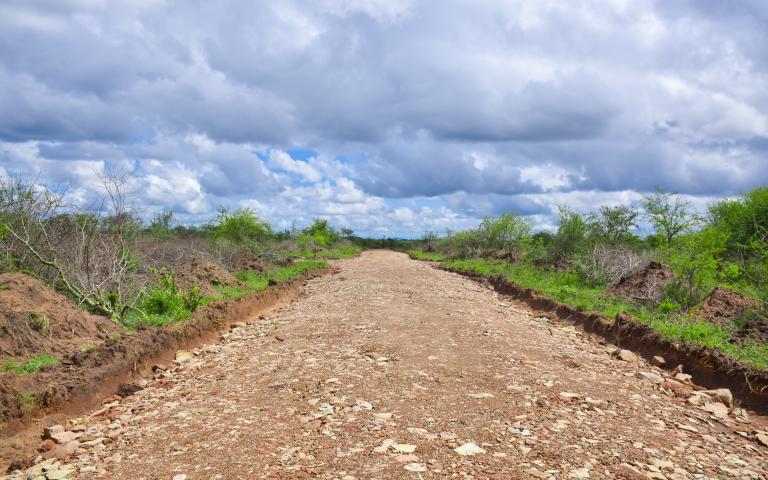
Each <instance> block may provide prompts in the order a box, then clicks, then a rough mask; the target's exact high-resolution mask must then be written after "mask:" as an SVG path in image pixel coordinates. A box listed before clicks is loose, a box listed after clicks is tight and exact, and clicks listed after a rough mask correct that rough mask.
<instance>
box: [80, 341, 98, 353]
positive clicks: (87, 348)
mask: <svg viewBox="0 0 768 480" xmlns="http://www.w3.org/2000/svg"><path fill="white" fill-rule="evenodd" d="M80 350H81V351H83V352H90V351H92V350H96V344H95V343H92V342H87V343H84V344H82V345H80Z"/></svg>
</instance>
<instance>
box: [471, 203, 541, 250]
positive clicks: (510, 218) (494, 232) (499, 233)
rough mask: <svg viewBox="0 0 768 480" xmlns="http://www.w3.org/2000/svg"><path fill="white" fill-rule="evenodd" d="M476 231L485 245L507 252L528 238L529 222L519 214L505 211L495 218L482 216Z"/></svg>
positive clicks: (529, 232) (518, 246)
mask: <svg viewBox="0 0 768 480" xmlns="http://www.w3.org/2000/svg"><path fill="white" fill-rule="evenodd" d="M478 233H479V235H480V237H481V239H482V241H483V242H484V243H485V245H486V247H488V248H495V249H498V250H504V251H507V252H509V251H512V250H514V249H515V248H520V247H521V246H522V245H523V244H524V243H526V242H527V241H528V240H529V239H530V234H531V224H530V223H529V222H528V221H527V220H525V219H524V218H523V217H521V216H520V215H517V214H515V213H511V212H507V213H503V214H501V216H500V217H499V218H497V219H493V218H490V217H486V218H484V219H483V221H482V222H481V223H480V226H479V227H478Z"/></svg>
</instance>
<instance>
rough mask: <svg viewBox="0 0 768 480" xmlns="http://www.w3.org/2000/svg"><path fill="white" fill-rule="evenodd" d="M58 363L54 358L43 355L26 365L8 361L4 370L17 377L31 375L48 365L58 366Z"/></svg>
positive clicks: (29, 359) (28, 360)
mask: <svg viewBox="0 0 768 480" xmlns="http://www.w3.org/2000/svg"><path fill="white" fill-rule="evenodd" d="M57 363H59V361H58V360H56V358H54V357H53V356H51V355H49V354H47V353H41V354H40V355H36V356H34V357H31V358H28V359H27V360H26V361H25V362H24V363H18V362H16V361H15V360H8V361H7V362H5V365H4V366H3V367H2V369H3V371H5V372H13V373H15V374H16V375H31V374H33V373H35V372H37V371H38V370H40V369H41V368H43V367H45V366H47V365H56V364H57Z"/></svg>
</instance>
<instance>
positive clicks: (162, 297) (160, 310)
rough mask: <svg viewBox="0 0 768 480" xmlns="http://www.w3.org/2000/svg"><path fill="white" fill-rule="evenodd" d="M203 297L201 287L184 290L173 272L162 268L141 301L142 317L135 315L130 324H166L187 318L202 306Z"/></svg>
mask: <svg viewBox="0 0 768 480" xmlns="http://www.w3.org/2000/svg"><path fill="white" fill-rule="evenodd" d="M202 299H203V296H202V295H201V294H200V289H199V288H197V287H192V288H191V289H189V290H182V289H181V288H179V286H178V285H177V284H176V280H175V279H174V276H173V273H172V272H169V271H167V270H162V271H160V272H157V279H156V280H155V282H154V283H153V284H152V286H151V287H150V288H149V289H148V290H147V291H146V292H145V293H144V296H143V297H142V299H141V302H140V303H139V307H138V310H139V311H140V317H139V318H136V317H135V316H134V317H133V318H131V321H130V322H129V324H131V325H132V326H137V324H140V323H146V324H150V325H165V324H167V323H173V322H178V321H181V320H187V319H189V318H190V317H191V316H192V313H193V312H194V311H195V310H196V309H197V307H199V306H200V302H201V301H202Z"/></svg>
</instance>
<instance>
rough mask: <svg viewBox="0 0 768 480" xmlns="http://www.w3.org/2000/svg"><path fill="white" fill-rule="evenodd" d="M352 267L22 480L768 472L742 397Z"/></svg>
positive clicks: (127, 403) (158, 380)
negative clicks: (735, 401)
mask: <svg viewBox="0 0 768 480" xmlns="http://www.w3.org/2000/svg"><path fill="white" fill-rule="evenodd" d="M337 266H338V267H339V269H340V272H339V273H337V274H335V275H329V276H325V277H322V278H318V279H315V280H313V281H311V282H310V283H309V284H308V285H307V287H306V288H305V290H306V292H305V293H306V295H305V296H303V298H301V299H300V300H298V301H296V302H294V303H292V304H290V305H288V306H286V307H283V308H282V309H280V310H278V311H275V312H273V313H272V314H270V315H268V316H267V317H266V318H262V319H254V321H253V322H252V323H249V324H242V325H239V326H238V327H237V328H235V329H233V330H232V331H231V332H229V333H227V334H225V335H223V336H222V339H221V341H220V342H219V343H216V344H212V345H209V346H207V347H203V348H200V349H199V350H196V351H193V352H179V353H178V354H177V360H176V362H175V363H174V364H173V365H168V366H165V368H162V369H160V368H158V369H157V370H156V372H155V375H154V378H153V379H150V380H148V381H143V382H141V384H140V385H139V386H140V387H141V388H142V389H141V390H139V391H137V392H136V393H134V394H133V395H130V396H128V397H126V398H124V399H115V400H114V401H111V402H108V403H105V404H104V405H103V406H102V407H101V408H100V409H99V410H97V411H94V412H92V413H91V415H90V416H87V417H84V418H79V419H74V420H72V421H71V422H70V423H68V424H67V425H63V426H51V427H50V428H49V429H48V431H47V437H49V438H48V439H46V440H44V441H43V445H42V446H41V452H42V453H41V457H40V458H39V459H38V460H39V462H38V463H37V465H36V466H34V467H32V468H31V469H30V470H28V471H25V472H23V473H21V472H20V473H17V474H15V475H12V476H11V478H39V479H43V478H48V479H55V478H110V479H168V480H170V479H174V480H184V479H190V480H196V479H230V478H237V479H244V478H248V479H250V478H327V479H345V480H349V479H390V478H398V479H399V478H424V479H426V478H446V477H451V478H462V479H467V478H478V479H479V478H493V479H499V480H500V479H528V478H542V479H550V478H555V479H587V478H589V479H601V478H603V479H607V478H625V479H647V478H655V479H693V478H697V479H704V478H711V479H715V478H748V479H756V478H768V464H767V460H766V459H767V458H768V421H766V419H765V418H763V417H758V416H756V415H750V414H749V412H746V411H744V410H742V409H740V408H738V407H735V406H734V405H732V400H731V398H730V395H729V392H728V391H709V392H702V391H701V389H698V388H696V387H695V386H694V385H691V384H690V380H689V379H688V377H687V376H686V375H685V372H680V371H676V372H675V371H673V372H670V371H667V370H663V369H660V368H657V367H655V366H652V365H650V364H648V363H647V362H645V361H644V360H642V359H639V358H637V357H635V356H634V355H633V354H632V353H631V352H627V351H622V350H619V349H617V348H616V347H613V346H611V345H605V344H601V343H600V342H599V341H598V339H595V338H591V337H589V336H587V335H584V334H582V333H581V332H579V331H578V330H576V329H575V328H574V327H572V326H569V325H567V324H565V323H560V322H556V321H553V320H550V319H547V318H544V317H540V316H539V315H536V314H535V313H534V312H531V311H530V310H529V309H527V308H525V307H523V306H521V305H517V304H514V303H512V302H510V301H509V300H508V299H505V298H504V297H501V296H499V295H497V294H496V293H494V292H493V291H492V290H490V289H488V288H485V287H483V286H482V285H480V284H478V283H475V282H473V281H470V280H468V279H465V278H463V277H461V276H458V275H455V274H452V273H448V272H444V271H440V270H437V269H434V268H432V267H431V266H430V265H428V264H426V263H420V262H417V261H413V260H409V259H408V258H407V257H406V256H405V255H402V254H398V253H393V252H379V251H373V252H366V253H364V254H363V255H362V256H360V257H358V258H355V259H351V260H346V261H343V262H339V263H338V265H337ZM659 360H660V359H659Z"/></svg>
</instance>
